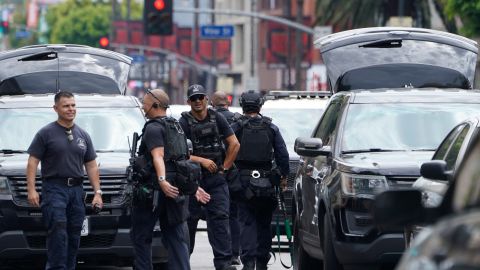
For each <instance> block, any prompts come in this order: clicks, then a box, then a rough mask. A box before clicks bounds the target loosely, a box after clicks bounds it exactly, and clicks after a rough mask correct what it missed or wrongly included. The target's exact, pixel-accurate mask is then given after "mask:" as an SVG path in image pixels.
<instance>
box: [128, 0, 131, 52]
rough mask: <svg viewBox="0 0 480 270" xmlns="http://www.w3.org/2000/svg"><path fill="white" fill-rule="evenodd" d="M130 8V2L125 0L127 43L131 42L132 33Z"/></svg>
mask: <svg viewBox="0 0 480 270" xmlns="http://www.w3.org/2000/svg"><path fill="white" fill-rule="evenodd" d="M131 8H132V2H131V0H127V40H128V43H130V41H131V40H132V31H130V9H131Z"/></svg>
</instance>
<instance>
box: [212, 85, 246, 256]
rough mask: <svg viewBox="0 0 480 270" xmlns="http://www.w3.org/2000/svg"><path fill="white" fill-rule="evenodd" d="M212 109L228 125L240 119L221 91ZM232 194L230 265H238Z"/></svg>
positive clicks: (238, 249)
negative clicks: (220, 115)
mask: <svg viewBox="0 0 480 270" xmlns="http://www.w3.org/2000/svg"><path fill="white" fill-rule="evenodd" d="M211 104H212V107H213V108H214V109H215V111H217V112H219V113H221V114H222V115H223V116H224V117H225V119H227V121H228V123H229V124H232V123H233V122H234V121H235V120H236V119H237V118H240V117H241V114H239V113H233V112H231V111H230V110H229V109H228V107H229V106H230V101H229V100H228V97H227V94H225V92H222V91H216V92H215V93H214V94H213V96H212V101H211ZM231 196H232V194H230V218H229V220H230V233H231V235H232V264H233V265H240V264H241V263H240V259H239V257H240V223H239V221H238V210H237V204H236V203H235V201H234V200H233V199H232V197H231Z"/></svg>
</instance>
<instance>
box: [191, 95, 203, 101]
mask: <svg viewBox="0 0 480 270" xmlns="http://www.w3.org/2000/svg"><path fill="white" fill-rule="evenodd" d="M188 99H189V100H190V101H197V100H204V99H205V95H194V96H191V97H189V98H188Z"/></svg>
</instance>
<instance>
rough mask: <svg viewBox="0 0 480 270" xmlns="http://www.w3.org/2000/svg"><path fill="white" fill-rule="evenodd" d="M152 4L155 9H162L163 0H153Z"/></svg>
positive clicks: (163, 6)
mask: <svg viewBox="0 0 480 270" xmlns="http://www.w3.org/2000/svg"><path fill="white" fill-rule="evenodd" d="M153 6H154V7H155V9H156V10H162V9H164V8H165V1H163V0H155V2H153Z"/></svg>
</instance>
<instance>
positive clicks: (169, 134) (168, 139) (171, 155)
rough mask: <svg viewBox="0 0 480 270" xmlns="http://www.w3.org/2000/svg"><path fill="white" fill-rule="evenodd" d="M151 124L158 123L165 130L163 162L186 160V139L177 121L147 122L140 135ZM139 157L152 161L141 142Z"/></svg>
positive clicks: (155, 120) (168, 119)
mask: <svg viewBox="0 0 480 270" xmlns="http://www.w3.org/2000/svg"><path fill="white" fill-rule="evenodd" d="M153 122H157V123H160V124H161V125H162V126H163V127H164V128H165V138H164V158H163V159H164V160H165V162H166V163H167V162H170V161H177V160H184V159H188V145H187V137H186V136H185V133H184V132H183V129H182V127H181V126H180V124H179V123H178V121H177V120H176V119H175V118H173V117H163V118H155V119H151V120H148V121H147V122H146V123H145V125H144V126H143V129H142V134H143V133H144V132H145V129H146V128H147V126H148V125H149V124H151V123H153ZM138 152H139V154H140V155H142V154H143V155H145V156H146V157H148V159H149V160H152V156H151V154H150V153H149V152H148V150H147V147H146V145H145V143H144V141H143V140H142V142H141V144H140V147H139V150H138Z"/></svg>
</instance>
